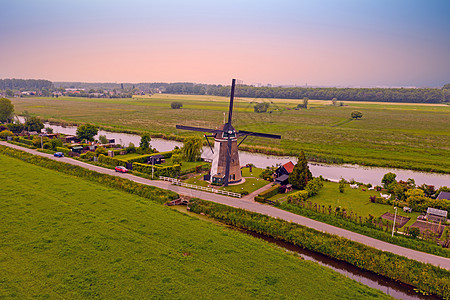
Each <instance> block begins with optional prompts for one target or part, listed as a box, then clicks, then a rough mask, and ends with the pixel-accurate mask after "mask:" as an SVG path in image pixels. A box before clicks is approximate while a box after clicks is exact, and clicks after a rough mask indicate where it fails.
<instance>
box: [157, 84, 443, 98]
mask: <svg viewBox="0 0 450 300" xmlns="http://www.w3.org/2000/svg"><path fill="white" fill-rule="evenodd" d="M447 86H448V85H445V86H444V88H442V89H436V88H422V89H415V88H301V87H289V88H285V87H254V86H248V85H243V86H238V87H237V90H236V95H238V96H239V97H249V98H282V99H303V98H309V99H318V100H333V98H336V99H339V100H341V101H343V100H347V101H381V102H413V103H441V102H450V89H448V88H446V87H447ZM164 92H165V93H170V94H194V95H216V96H229V95H230V87H229V86H223V85H210V84H193V83H172V84H168V85H166V86H165V87H164Z"/></svg>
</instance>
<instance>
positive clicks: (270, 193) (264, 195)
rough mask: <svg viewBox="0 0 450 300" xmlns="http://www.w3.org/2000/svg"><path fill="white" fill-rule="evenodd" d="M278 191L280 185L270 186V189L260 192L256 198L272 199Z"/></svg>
mask: <svg viewBox="0 0 450 300" xmlns="http://www.w3.org/2000/svg"><path fill="white" fill-rule="evenodd" d="M279 189H280V185H279V184H276V185H274V186H272V187H271V188H269V189H267V190H265V191H264V192H262V193H261V194H259V195H258V196H259V197H262V198H264V199H268V198H270V197H273V196H275V195H276V194H278V191H279Z"/></svg>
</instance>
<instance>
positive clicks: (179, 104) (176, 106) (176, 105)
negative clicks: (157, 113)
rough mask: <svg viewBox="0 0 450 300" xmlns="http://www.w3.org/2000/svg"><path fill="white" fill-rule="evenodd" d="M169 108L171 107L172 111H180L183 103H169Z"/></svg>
mask: <svg viewBox="0 0 450 300" xmlns="http://www.w3.org/2000/svg"><path fill="white" fill-rule="evenodd" d="M170 107H172V109H180V108H182V107H183V103H181V102H177V101H175V102H172V103H170Z"/></svg>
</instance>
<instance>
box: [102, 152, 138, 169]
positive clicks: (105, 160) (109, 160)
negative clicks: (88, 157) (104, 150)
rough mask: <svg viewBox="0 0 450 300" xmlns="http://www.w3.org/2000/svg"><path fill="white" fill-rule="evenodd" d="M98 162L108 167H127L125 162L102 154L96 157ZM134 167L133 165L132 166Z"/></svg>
mask: <svg viewBox="0 0 450 300" xmlns="http://www.w3.org/2000/svg"><path fill="white" fill-rule="evenodd" d="M98 161H99V162H100V163H102V164H106V165H110V166H122V167H126V166H127V161H126V160H123V159H118V158H115V157H109V156H106V155H103V154H100V155H99V156H98ZM133 166H134V165H133Z"/></svg>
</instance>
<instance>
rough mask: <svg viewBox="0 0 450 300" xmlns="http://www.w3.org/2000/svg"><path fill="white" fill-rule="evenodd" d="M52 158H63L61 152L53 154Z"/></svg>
mask: <svg viewBox="0 0 450 300" xmlns="http://www.w3.org/2000/svg"><path fill="white" fill-rule="evenodd" d="M53 156H54V157H64V153H62V152H55V154H53Z"/></svg>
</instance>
